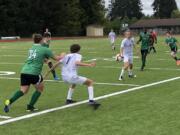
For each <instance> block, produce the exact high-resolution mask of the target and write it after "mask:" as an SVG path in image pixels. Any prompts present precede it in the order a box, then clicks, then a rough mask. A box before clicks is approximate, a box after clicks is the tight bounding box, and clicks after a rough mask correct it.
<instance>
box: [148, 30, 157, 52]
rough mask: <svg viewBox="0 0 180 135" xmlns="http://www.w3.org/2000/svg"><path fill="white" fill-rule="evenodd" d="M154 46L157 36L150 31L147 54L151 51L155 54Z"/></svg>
mask: <svg viewBox="0 0 180 135" xmlns="http://www.w3.org/2000/svg"><path fill="white" fill-rule="evenodd" d="M154 44H157V35H156V33H155V32H154V31H150V40H149V53H150V52H151V50H153V51H154V53H156V48H155V47H154Z"/></svg>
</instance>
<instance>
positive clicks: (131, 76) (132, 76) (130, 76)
mask: <svg viewBox="0 0 180 135" xmlns="http://www.w3.org/2000/svg"><path fill="white" fill-rule="evenodd" d="M128 76H129V78H136V75H128Z"/></svg>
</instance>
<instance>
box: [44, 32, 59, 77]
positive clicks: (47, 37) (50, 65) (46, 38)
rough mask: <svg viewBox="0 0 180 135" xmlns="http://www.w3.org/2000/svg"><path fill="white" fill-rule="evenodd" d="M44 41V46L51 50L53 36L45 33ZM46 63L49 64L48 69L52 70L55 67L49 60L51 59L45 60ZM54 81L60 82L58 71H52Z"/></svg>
mask: <svg viewBox="0 0 180 135" xmlns="http://www.w3.org/2000/svg"><path fill="white" fill-rule="evenodd" d="M43 37H44V39H43V44H42V46H44V47H46V48H49V45H50V42H51V34H50V33H49V32H44V35H43ZM45 63H47V64H48V67H49V68H50V69H51V68H52V67H53V63H52V62H51V61H50V60H49V59H45ZM51 73H52V75H53V78H54V80H59V78H58V76H57V75H56V71H55V70H52V71H51Z"/></svg>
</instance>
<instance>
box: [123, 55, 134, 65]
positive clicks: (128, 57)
mask: <svg viewBox="0 0 180 135" xmlns="http://www.w3.org/2000/svg"><path fill="white" fill-rule="evenodd" d="M127 62H128V63H129V64H133V56H131V55H124V63H127Z"/></svg>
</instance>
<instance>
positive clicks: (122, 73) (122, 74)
mask: <svg viewBox="0 0 180 135" xmlns="http://www.w3.org/2000/svg"><path fill="white" fill-rule="evenodd" d="M121 76H124V68H122V70H121V74H120V77H121Z"/></svg>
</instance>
